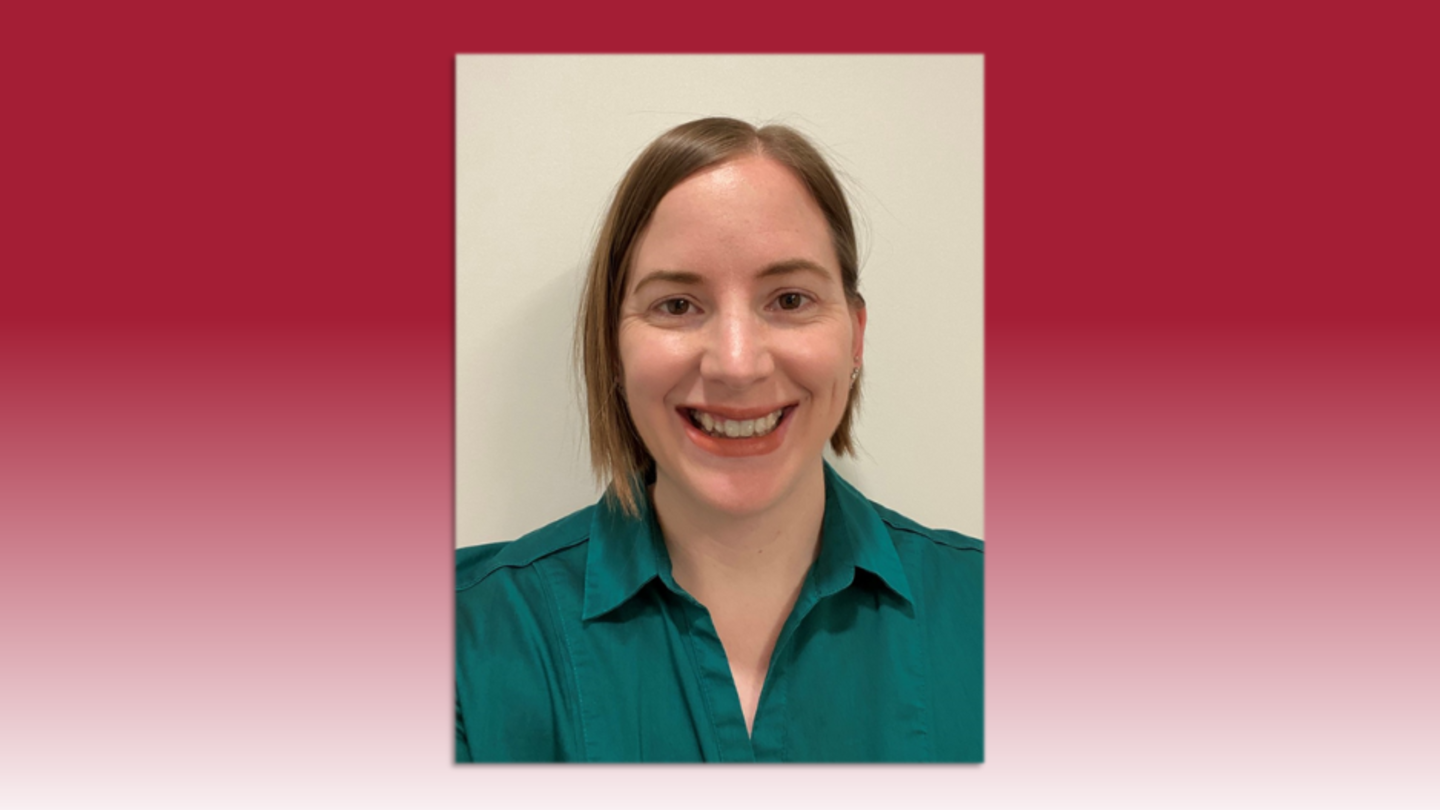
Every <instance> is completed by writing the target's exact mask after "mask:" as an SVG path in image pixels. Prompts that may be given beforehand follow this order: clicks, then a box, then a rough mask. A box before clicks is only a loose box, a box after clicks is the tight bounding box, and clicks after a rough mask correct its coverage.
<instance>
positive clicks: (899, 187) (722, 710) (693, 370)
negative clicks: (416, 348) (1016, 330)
mask: <svg viewBox="0 0 1440 810" xmlns="http://www.w3.org/2000/svg"><path fill="white" fill-rule="evenodd" d="M983 68H984V64H983V59H982V57H980V56H971V55H895V56H887V55H849V56H831V55H818V56H812V55H804V56H798V55H706V56H692V55H687V56H678V55H675V56H662V55H653V56H623V55H621V56H616V55H605V56H593V55H591V56H581V55H462V56H459V57H457V60H456V77H455V88H456V131H455V139H456V179H455V228H456V247H455V253H456V268H455V274H456V276H455V301H456V304H455V306H456V311H455V322H456V329H455V334H456V345H455V435H456V447H455V537H456V546H457V549H456V568H455V611H456V612H455V633H456V637H455V643H456V647H455V664H456V676H455V677H456V695H455V698H456V699H455V703H456V717H455V722H456V730H455V735H456V736H455V760H456V762H461V763H469V762H476V763H482V762H615V763H621V762H677V763H685V762H690V763H694V762H742V763H743V762H854V763H863V762H917V763H918V762H948V763H979V762H983V761H984V759H985V754H984V751H985V748H984V740H985V715H984V705H985V702H984V694H985V692H984V690H985V678H984V674H985V667H984V661H985V659H984V649H985V635H984V616H985V613H984V605H985V591H984V570H985V566H984V538H985V528H984V443H983V440H984V350H985V347H984V329H985V323H984V315H985V307H984V242H983V235H984V131H985V127H984V72H983Z"/></svg>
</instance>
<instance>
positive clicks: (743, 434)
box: [676, 404, 797, 458]
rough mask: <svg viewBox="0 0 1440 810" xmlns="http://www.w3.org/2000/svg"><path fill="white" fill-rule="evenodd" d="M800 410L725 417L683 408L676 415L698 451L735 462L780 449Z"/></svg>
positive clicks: (790, 408)
mask: <svg viewBox="0 0 1440 810" xmlns="http://www.w3.org/2000/svg"><path fill="white" fill-rule="evenodd" d="M796 407H797V405H795V404H791V405H782V406H781V407H779V408H776V409H774V410H772V411H726V412H725V413H716V412H715V411H706V410H701V409H699V408H689V407H681V408H676V411H677V415H678V416H679V417H680V419H681V420H682V421H683V422H684V423H685V428H686V429H685V433H686V434H687V435H688V436H689V437H690V441H691V442H693V443H694V444H695V445H696V446H697V447H698V448H700V449H701V450H703V451H705V452H707V453H709V454H711V455H716V456H722V457H731V458H734V457H741V456H763V455H767V454H769V453H772V452H774V451H775V450H777V449H779V448H780V446H781V445H782V444H783V443H784V441H785V434H786V433H787V432H788V431H787V429H786V428H787V427H788V425H789V423H790V421H791V420H790V416H791V414H793V413H794V412H795V409H796Z"/></svg>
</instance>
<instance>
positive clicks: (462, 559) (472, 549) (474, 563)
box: [455, 506, 595, 591]
mask: <svg viewBox="0 0 1440 810" xmlns="http://www.w3.org/2000/svg"><path fill="white" fill-rule="evenodd" d="M594 512H595V507H594V506H587V507H585V508H584V509H581V510H580V511H578V512H574V513H572V514H570V515H566V516H565V517H563V518H560V519H559V520H557V521H555V522H554V523H551V524H549V525H547V526H543V527H541V528H539V529H536V530H535V531H533V532H530V533H529V534H526V535H525V536H523V537H521V538H520V539H518V540H512V541H509V542H504V543H487V544H485V545H479V546H466V547H464V548H460V549H456V551H455V590H456V591H466V590H469V589H471V588H474V587H475V586H477V585H479V584H480V583H482V582H484V581H485V580H486V579H488V578H490V577H492V576H493V575H495V574H496V573H497V572H499V571H502V570H505V569H521V568H529V567H531V566H533V565H535V564H536V563H537V562H538V561H540V560H542V559H544V558H546V557H550V556H553V555H556V554H559V553H561V552H564V551H565V550H567V549H571V548H575V547H577V546H580V545H582V544H583V543H584V542H585V541H587V540H589V539H590V524H591V519H592V518H593V517H594Z"/></svg>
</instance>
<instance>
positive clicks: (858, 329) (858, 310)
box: [850, 304, 865, 365]
mask: <svg viewBox="0 0 1440 810" xmlns="http://www.w3.org/2000/svg"><path fill="white" fill-rule="evenodd" d="M850 319H851V321H852V322H853V324H852V325H853V326H854V331H855V340H854V345H852V346H851V351H850V356H851V357H853V358H854V359H855V364H856V365H860V363H861V361H862V360H864V359H865V305H864V304H861V305H860V306H858V307H851V308H850Z"/></svg>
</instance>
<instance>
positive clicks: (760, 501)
mask: <svg viewBox="0 0 1440 810" xmlns="http://www.w3.org/2000/svg"><path fill="white" fill-rule="evenodd" d="M798 473H799V471H798V470H790V469H783V468H782V469H774V468H771V469H765V468H760V467H759V466H757V465H745V466H744V467H741V468H739V469H734V470H714V469H709V470H705V469H701V470H695V469H691V470H686V471H684V474H683V475H682V476H680V477H678V478H677V480H676V481H675V484H677V485H679V487H680V488H682V489H684V490H686V491H688V492H689V493H690V496H691V497H693V498H695V499H696V500H697V501H699V502H701V503H703V504H705V505H707V506H709V507H710V508H711V509H713V510H715V511H717V512H724V513H726V514H730V515H734V516H736V517H744V516H747V515H753V514H758V513H760V512H764V511H765V510H767V509H770V508H771V507H773V506H775V505H776V504H777V503H779V502H780V501H782V500H784V498H785V495H786V494H788V492H789V491H790V489H792V488H793V487H794V486H795V484H796V483H797V482H798Z"/></svg>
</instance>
